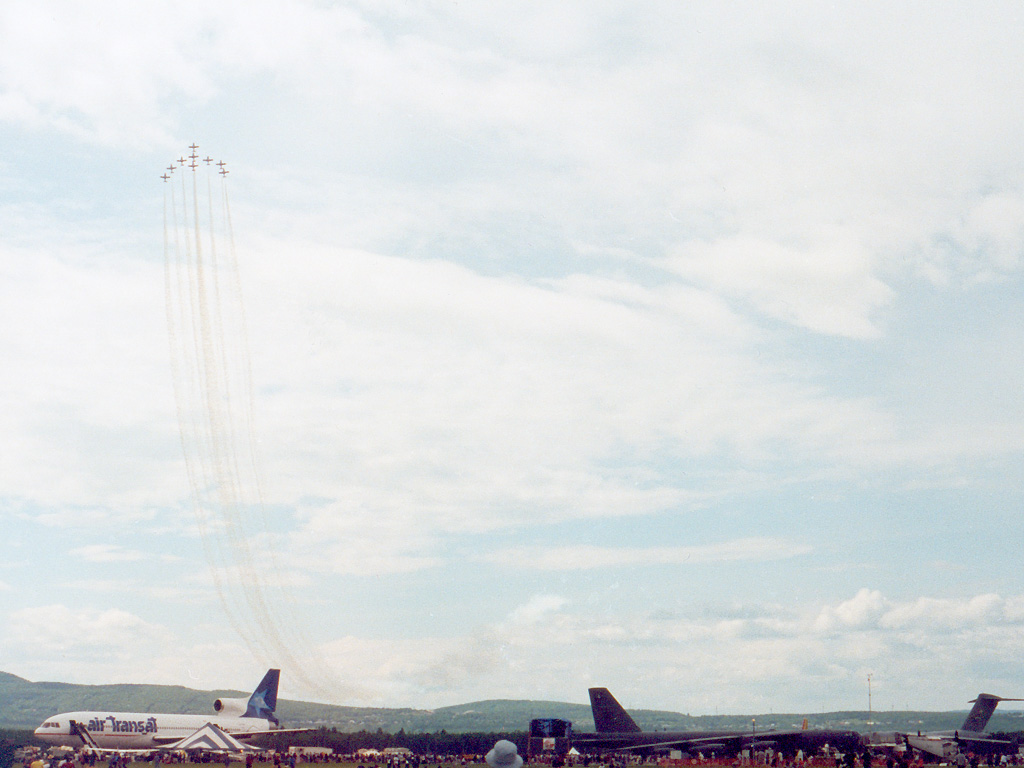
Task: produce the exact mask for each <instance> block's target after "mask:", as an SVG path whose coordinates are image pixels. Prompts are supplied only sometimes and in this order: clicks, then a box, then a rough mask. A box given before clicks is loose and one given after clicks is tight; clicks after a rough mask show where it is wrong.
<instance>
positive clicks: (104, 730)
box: [35, 669, 308, 752]
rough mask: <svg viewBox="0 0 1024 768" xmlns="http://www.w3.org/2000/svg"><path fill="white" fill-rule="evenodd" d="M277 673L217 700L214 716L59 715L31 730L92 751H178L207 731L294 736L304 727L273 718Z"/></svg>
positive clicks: (56, 741)
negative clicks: (244, 693)
mask: <svg viewBox="0 0 1024 768" xmlns="http://www.w3.org/2000/svg"><path fill="white" fill-rule="evenodd" d="M280 678H281V670H279V669H270V670H267V674H266V675H264V676H263V680H261V681H260V684H259V685H258V686H256V690H255V691H253V693H252V695H251V696H249V697H248V698H240V699H229V698H223V699H217V700H216V701H214V702H213V709H214V711H215V712H216V713H217V714H216V715H181V714H178V715H174V714H161V713H154V712H107V711H104V710H100V711H89V712H86V711H83V712H64V713H61V714H59V715H53V716H52V717H48V718H46V720H45V721H44V722H43V723H42V725H40V726H39V727H38V728H36V730H35V735H36V736H38V737H39V738H40V739H42V740H43V741H45V742H47V743H49V744H54V745H58V746H65V747H73V748H76V749H77V748H80V747H86V748H88V749H93V750H96V751H100V752H104V751H122V752H123V751H129V750H146V751H149V750H154V749H183V748H184V747H182V746H180V745H181V744H182V743H186V742H188V741H194V740H195V739H194V738H193V737H195V738H200V732H201V731H204V729H205V730H206V732H207V734H208V733H209V731H210V729H209V728H208V726H213V727H214V729H215V730H216V731H220V732H222V733H224V734H227V735H228V736H229V737H233V738H232V740H234V739H248V738H252V737H253V736H258V735H260V734H264V733H297V732H299V731H304V730H308V729H305V728H299V729H291V730H283V729H281V725H280V723H279V722H278V720H277V716H276V715H275V714H274V710H275V709H276V708H277V687H278V682H279V681H280Z"/></svg>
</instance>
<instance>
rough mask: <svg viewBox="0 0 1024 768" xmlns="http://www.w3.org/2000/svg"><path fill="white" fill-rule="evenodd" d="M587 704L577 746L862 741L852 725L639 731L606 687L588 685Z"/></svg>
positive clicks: (730, 747)
mask: <svg viewBox="0 0 1024 768" xmlns="http://www.w3.org/2000/svg"><path fill="white" fill-rule="evenodd" d="M590 709H591V711H592V712H593V714H594V726H595V727H596V729H597V733H594V734H590V733H573V734H572V743H573V745H574V746H575V747H576V748H577V749H578V750H579V751H580V752H585V751H587V750H588V749H589V750H591V751H606V750H614V751H631V752H654V751H659V750H660V751H667V750H671V749H678V750H681V751H683V752H703V753H705V754H707V753H717V754H723V753H728V754H735V753H737V752H740V751H741V750H744V749H768V748H771V749H774V750H777V751H780V752H784V753H786V754H790V755H792V754H796V752H798V751H799V750H803V751H804V752H805V753H807V754H814V753H816V752H817V751H818V750H820V749H821V748H822V747H824V746H825V745H828V746H829V747H832V748H834V749H838V750H839V751H840V752H848V751H851V750H857V749H859V748H860V746H861V738H860V734H859V733H857V732H856V731H834V730H818V729H814V730H811V729H806V728H805V729H803V730H797V729H793V730H766V731H757V730H756V729H754V728H752V729H751V730H750V731H676V732H671V731H642V730H640V726H639V725H637V724H636V722H635V721H634V720H633V718H632V717H630V716H629V713H628V712H626V710H625V709H623V708H622V705H621V704H619V702H618V701H616V699H615V697H614V696H612V694H611V693H610V692H609V691H608V689H607V688H591V689H590Z"/></svg>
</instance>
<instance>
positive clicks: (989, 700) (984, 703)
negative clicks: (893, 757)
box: [896, 693, 1024, 758]
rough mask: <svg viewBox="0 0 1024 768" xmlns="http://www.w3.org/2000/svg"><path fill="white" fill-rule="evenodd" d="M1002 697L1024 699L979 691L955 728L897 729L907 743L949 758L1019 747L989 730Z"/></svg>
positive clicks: (904, 742) (902, 739)
mask: <svg viewBox="0 0 1024 768" xmlns="http://www.w3.org/2000/svg"><path fill="white" fill-rule="evenodd" d="M1000 701H1024V699H1004V698H1002V697H1001V696H993V695H992V694H991V693H979V694H978V698H976V699H971V701H970V702H968V703H970V704H973V705H974V706H973V707H971V711H970V712H968V713H967V719H966V720H964V724H963V725H961V726H960V728H958V729H957V730H955V731H930V732H928V733H921V732H920V731H918V732H917V733H916V734H912V733H897V734H896V736H897V738H898V740H899V741H901V742H903V744H904V745H905V746H907V747H913V748H914V749H919V750H921V751H922V752H927V753H928V754H930V755H935V756H936V757H941V758H948V757H952V756H954V755H956V754H957V753H958V752H966V751H970V752H979V753H984V754H988V753H990V752H1006V751H1010V750H1011V748H1012V751H1016V749H1015V745H1014V743H1013V742H1010V741H1003V740H1000V739H993V738H991V737H990V736H989V735H988V734H987V733H985V726H987V725H988V721H989V718H991V717H992V713H993V712H995V711H996V707H997V706H999V702H1000Z"/></svg>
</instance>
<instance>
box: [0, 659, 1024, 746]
mask: <svg viewBox="0 0 1024 768" xmlns="http://www.w3.org/2000/svg"><path fill="white" fill-rule="evenodd" d="M249 693H250V692H249V691H245V692H243V691H229V690H220V691H197V690H193V689H191V688H184V687H182V686H177V685H73V684H70V683H33V682H29V681H28V680H24V679H22V678H20V677H17V676H16V675H11V674H8V673H6V672H0V728H35V727H36V726H37V725H39V723H41V722H42V721H43V720H45V719H46V718H47V717H49V716H50V715H53V714H56V713H58V712H70V711H74V710H82V709H85V710H103V709H105V710H109V711H121V712H125V711H128V712H184V713H190V714H213V701H214V699H217V698H219V697H223V696H234V697H238V696H247V695H248V694H249ZM584 693H585V691H584ZM972 696H973V694H972ZM277 713H278V716H279V717H280V719H281V721H282V722H283V723H285V724H286V725H288V726H294V727H308V726H313V727H317V726H323V727H326V728H336V729H337V730H339V731H361V730H367V731H376V730H377V729H378V728H379V729H382V730H384V731H386V732H389V733H395V732H397V731H400V730H405V731H406V733H412V732H416V733H436V732H438V731H442V730H444V731H447V732H448V733H471V732H486V733H500V732H509V731H525V730H527V728H528V727H529V723H530V720H531V719H533V718H535V717H560V718H563V719H565V720H571V721H572V723H573V729H574V730H576V731H593V730H594V721H593V719H592V718H591V714H590V706H589V705H586V704H570V703H566V702H553V701H522V700H510V699H493V700H488V701H476V702H471V703H469V704H460V705H458V706H453V707H441V708H439V709H433V710H427V709H409V708H404V709H385V708H377V707H343V706H335V705H331V704H315V703H312V702H304V701H286V700H284V699H281V700H279V701H278V706H277ZM630 713H631V714H632V715H633V717H634V719H635V720H636V721H637V723H639V724H640V726H641V727H642V728H644V729H645V730H678V731H683V730H695V729H701V728H726V729H734V730H746V729H747V728H750V726H751V719H752V718H753V719H756V720H757V729H758V730H759V731H760V730H762V729H768V728H772V727H778V728H792V727H797V728H799V727H800V724H801V723H802V721H803V719H804V718H805V717H806V718H807V720H808V725H809V726H810V727H811V728H825V727H829V728H849V729H852V730H857V731H894V730H899V731H916V730H922V731H931V730H940V729H946V728H950V729H951V728H957V727H959V726H960V725H961V724H962V723H963V720H964V717H965V714H966V709H965V710H963V711H953V712H874V713H872V716H871V717H870V718H869V717H868V713H867V712H863V711H860V712H856V711H852V712H828V713H807V714H799V713H794V714H779V713H774V714H767V715H702V716H690V715H684V714H681V713H679V712H665V711H660V710H645V709H638V710H632V709H631V710H630ZM1022 729H1024V713H1022V712H1019V711H1016V712H1015V711H1008V712H1007V711H1000V710H996V713H995V714H994V715H993V716H992V720H991V722H990V723H989V727H988V730H989V731H990V732H996V731H1020V730H1022Z"/></svg>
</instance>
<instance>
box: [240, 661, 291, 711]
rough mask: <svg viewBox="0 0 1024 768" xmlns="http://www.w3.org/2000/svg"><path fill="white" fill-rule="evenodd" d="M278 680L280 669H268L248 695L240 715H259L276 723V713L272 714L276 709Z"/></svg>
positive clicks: (279, 678)
mask: <svg viewBox="0 0 1024 768" xmlns="http://www.w3.org/2000/svg"><path fill="white" fill-rule="evenodd" d="M280 680H281V670H280V669H268V670H267V674H265V675H264V676H263V679H262V680H260V684H259V685H257V686H256V690H255V691H253V692H252V696H250V697H249V702H248V704H247V706H246V708H245V714H244V715H242V717H259V718H262V719H264V720H270V721H271V722H273V723H276V722H277V715H275V714H274V710H275V709H277V686H278V683H279V682H280Z"/></svg>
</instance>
